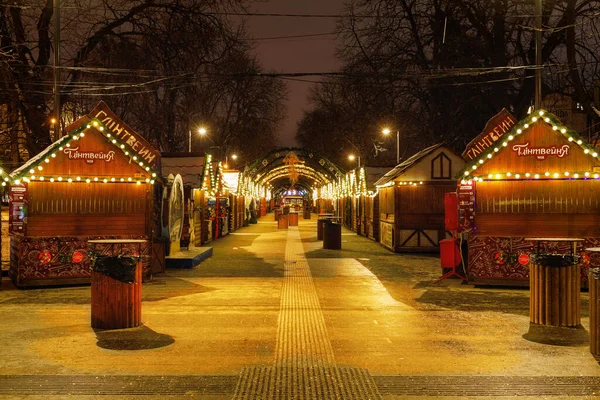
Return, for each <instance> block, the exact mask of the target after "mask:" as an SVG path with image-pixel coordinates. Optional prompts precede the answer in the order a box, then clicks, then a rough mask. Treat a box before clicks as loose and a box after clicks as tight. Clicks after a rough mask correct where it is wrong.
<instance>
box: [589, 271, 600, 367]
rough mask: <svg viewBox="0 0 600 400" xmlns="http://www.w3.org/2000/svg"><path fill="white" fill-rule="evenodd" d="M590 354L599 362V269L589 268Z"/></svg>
mask: <svg viewBox="0 0 600 400" xmlns="http://www.w3.org/2000/svg"><path fill="white" fill-rule="evenodd" d="M589 286H590V292H589V294H590V352H591V353H592V355H593V356H594V358H595V359H596V360H598V361H600V268H590V272H589Z"/></svg>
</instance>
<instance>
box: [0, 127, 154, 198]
mask: <svg viewBox="0 0 600 400" xmlns="http://www.w3.org/2000/svg"><path fill="white" fill-rule="evenodd" d="M92 128H93V129H96V130H98V131H100V132H101V133H103V135H104V137H105V138H106V139H107V140H108V141H109V142H110V143H112V144H113V145H115V146H116V147H118V148H119V149H120V150H121V151H122V152H123V153H124V155H125V156H127V157H129V158H130V160H131V161H132V162H134V163H135V164H136V165H137V166H138V167H139V168H141V169H142V170H144V171H145V172H147V173H149V174H151V176H152V178H138V177H127V178H125V177H121V176H94V177H81V176H77V177H75V178H73V177H71V176H64V177H63V176H48V175H45V174H44V173H43V172H42V171H43V170H44V166H43V164H49V163H50V161H51V160H52V159H53V158H56V153H57V152H59V151H63V149H64V148H65V147H67V148H68V147H70V146H71V142H72V141H76V140H81V139H82V138H83V137H85V132H84V131H85V130H87V129H92ZM130 151H131V149H130V148H129V146H128V145H126V144H125V143H121V142H120V141H119V140H117V138H115V137H114V136H113V135H111V134H110V132H108V130H107V129H106V127H105V125H104V124H103V123H102V122H101V121H99V120H98V119H96V118H93V119H92V120H91V121H90V123H88V124H86V125H83V126H82V127H80V128H78V129H76V130H75V131H74V132H73V133H72V134H69V135H66V136H63V137H62V138H61V139H59V140H57V141H56V142H54V143H53V144H51V145H50V146H48V148H46V150H45V151H44V152H42V153H40V154H38V155H37V156H36V157H34V158H32V159H30V160H29V161H28V162H27V163H25V164H24V165H23V166H22V167H20V168H18V169H17V170H15V171H14V172H13V173H11V174H10V175H9V177H7V178H5V179H4V182H2V185H3V186H6V183H11V184H15V185H19V184H20V183H21V181H23V182H32V181H37V182H50V183H53V182H68V183H75V182H80V183H135V184H138V185H140V184H142V183H149V184H154V182H155V179H156V176H157V174H156V172H154V171H153V170H152V169H151V168H150V166H148V165H146V164H144V162H143V161H138V157H137V156H135V155H133V156H131V155H130Z"/></svg>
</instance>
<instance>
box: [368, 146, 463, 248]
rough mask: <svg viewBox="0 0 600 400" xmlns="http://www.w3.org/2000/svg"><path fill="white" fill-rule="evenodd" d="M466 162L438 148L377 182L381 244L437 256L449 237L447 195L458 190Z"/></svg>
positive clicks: (427, 151)
mask: <svg viewBox="0 0 600 400" xmlns="http://www.w3.org/2000/svg"><path fill="white" fill-rule="evenodd" d="M464 164H465V163H464V160H463V158H462V157H461V156H459V155H458V154H456V153H454V151H453V150H452V149H450V148H449V147H446V146H444V145H443V144H436V145H434V146H431V147H428V148H426V149H424V150H422V151H420V152H418V153H417V154H415V155H413V156H412V157H410V158H409V159H407V160H406V161H404V162H402V163H401V164H399V165H397V166H396V167H395V168H394V169H392V170H391V171H389V172H388V173H387V174H385V175H384V176H383V177H382V178H381V179H379V180H378V181H377V182H375V186H376V187H377V190H378V195H379V215H380V218H379V225H380V229H379V242H380V243H381V244H382V245H383V246H385V247H387V248H389V249H391V250H394V251H396V252H435V251H438V250H439V241H440V240H442V239H444V238H445V237H446V230H445V228H444V194H445V193H446V192H448V191H451V190H454V189H455V185H456V181H455V178H454V177H455V176H456V175H457V174H458V173H459V172H460V171H461V170H462V169H463V168H464Z"/></svg>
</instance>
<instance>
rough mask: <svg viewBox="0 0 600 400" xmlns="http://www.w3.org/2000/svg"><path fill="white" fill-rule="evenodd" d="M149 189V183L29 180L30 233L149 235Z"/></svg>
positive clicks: (37, 234) (50, 234)
mask: <svg viewBox="0 0 600 400" xmlns="http://www.w3.org/2000/svg"><path fill="white" fill-rule="evenodd" d="M150 190H151V188H150V187H149V186H148V185H146V184H144V185H135V184H117V183H110V184H109V183H107V184H102V183H90V184H87V183H68V182H54V183H47V182H30V183H29V193H30V199H29V208H28V216H27V236H87V235H91V236H96V235H98V236H105V235H147V234H149V232H150V230H151V225H150V224H152V220H151V219H150V218H149V216H150V217H151V214H150V213H147V210H148V209H149V207H151V205H152V203H151V198H150V195H151V193H150V192H149V191H150Z"/></svg>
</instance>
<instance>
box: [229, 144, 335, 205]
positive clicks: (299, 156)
mask: <svg viewBox="0 0 600 400" xmlns="http://www.w3.org/2000/svg"><path fill="white" fill-rule="evenodd" d="M344 175H345V174H344V172H342V171H341V170H340V169H339V168H338V167H337V166H336V165H335V164H333V163H332V162H331V161H329V160H328V159H327V158H325V157H323V156H321V155H320V154H318V153H316V152H314V151H311V150H308V149H300V148H280V149H276V150H273V151H271V152H269V153H268V154H266V155H265V156H263V157H261V158H259V159H258V160H256V161H254V162H253V163H252V164H250V165H249V166H248V167H246V169H245V171H244V172H243V174H242V177H241V182H242V185H241V188H240V189H241V191H242V192H244V193H246V194H250V193H251V191H253V190H257V188H259V189H258V191H264V192H268V193H269V194H270V195H271V196H274V195H276V194H278V193H281V192H282V191H286V190H288V189H290V188H296V190H302V191H304V192H306V193H310V194H312V193H313V192H314V190H315V189H317V188H322V187H326V186H328V185H332V184H333V185H336V186H337V184H338V182H339V181H341V180H342V179H343V177H344Z"/></svg>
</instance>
